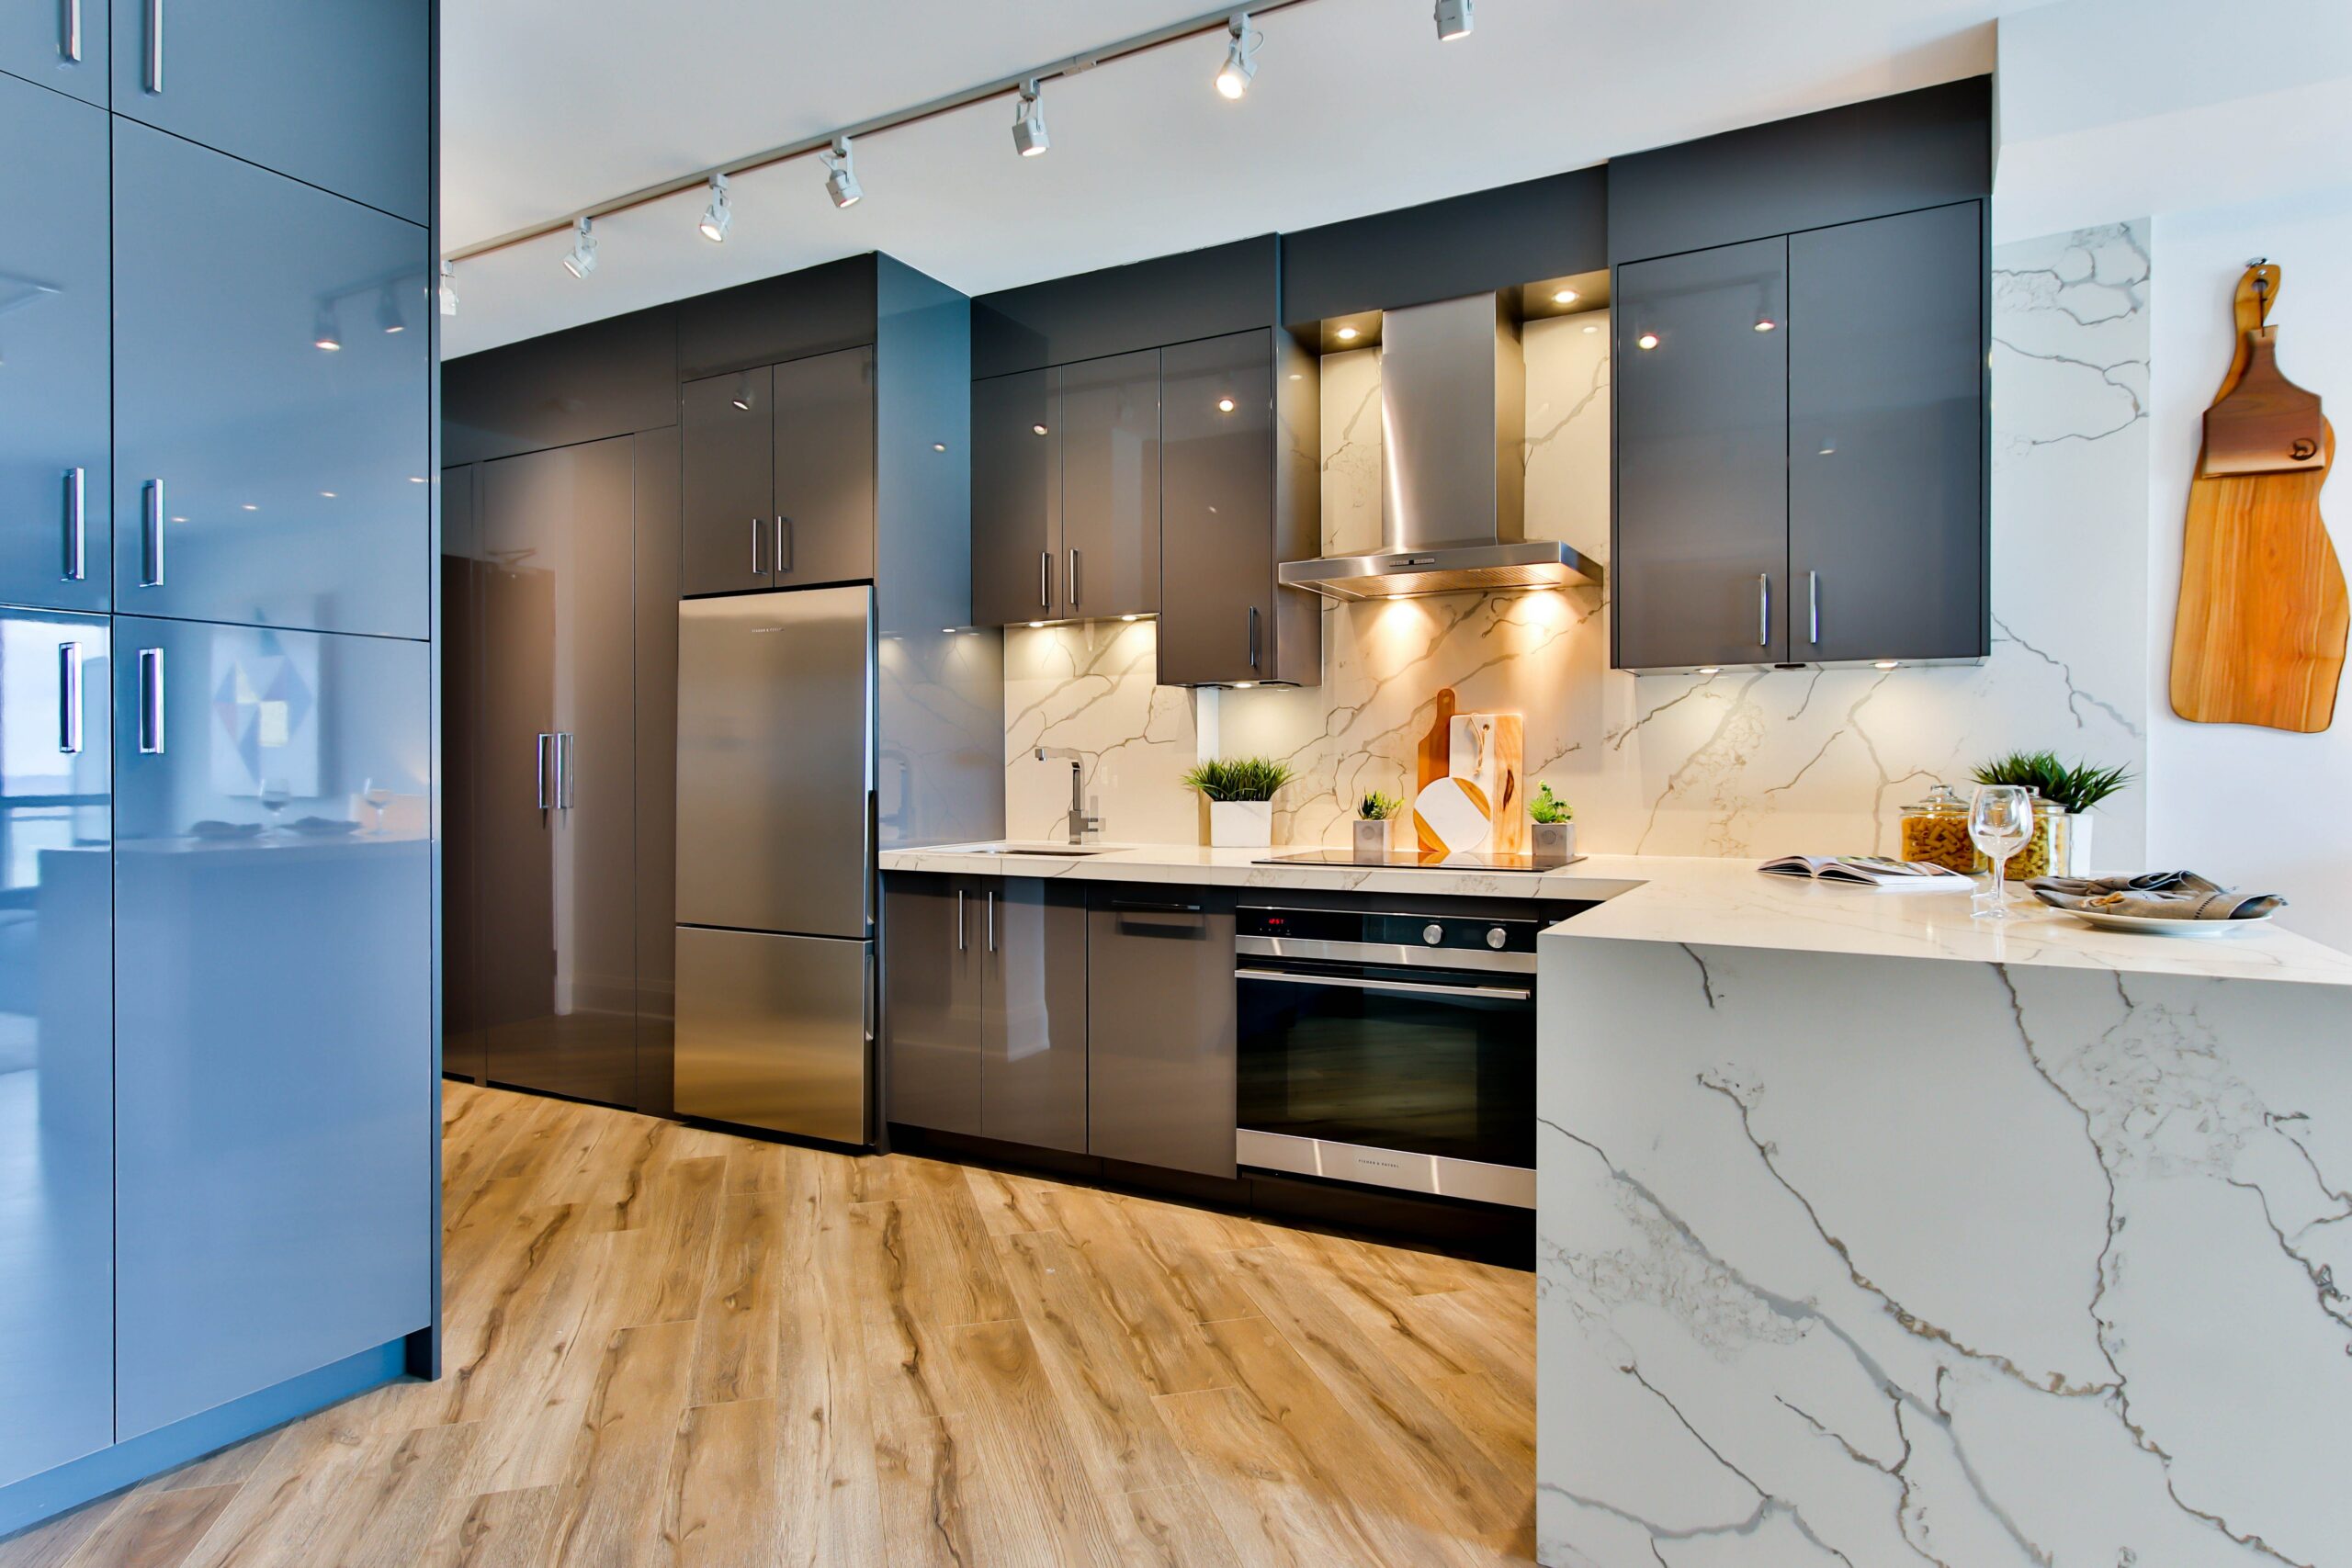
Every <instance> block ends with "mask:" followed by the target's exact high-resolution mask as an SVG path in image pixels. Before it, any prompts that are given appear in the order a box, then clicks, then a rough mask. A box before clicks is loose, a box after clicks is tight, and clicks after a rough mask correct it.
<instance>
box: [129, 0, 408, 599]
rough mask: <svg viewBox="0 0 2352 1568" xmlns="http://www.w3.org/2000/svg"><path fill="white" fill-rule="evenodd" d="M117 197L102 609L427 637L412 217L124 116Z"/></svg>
mask: <svg viewBox="0 0 2352 1568" xmlns="http://www.w3.org/2000/svg"><path fill="white" fill-rule="evenodd" d="M322 9H334V7H322ZM114 198H115V206H114V212H115V222H114V258H115V287H114V303H115V333H114V371H115V377H114V386H115V401H114V410H115V427H114V428H115V453H116V460H115V515H116V516H118V517H120V518H122V519H124V525H123V526H122V527H119V528H117V529H116V530H115V539H114V544H115V596H114V602H115V605H116V607H117V608H118V609H120V610H123V611H127V612H136V613H138V614H141V615H169V616H172V617H175V618H178V619H187V620H207V621H224V622H230V623H233V624H236V625H241V626H299V627H308V628H312V629H317V630H323V631H345V632H367V633H369V634H372V635H375V636H379V637H424V636H426V635H427V633H428V631H429V629H430V627H429V610H428V605H427V600H428V597H429V593H428V590H429V587H430V583H429V581H428V574H429V573H431V572H432V571H433V570H434V564H435V563H434V561H433V558H432V515H433V487H432V486H431V484H429V483H428V482H427V480H428V479H429V478H430V476H431V471H432V470H431V468H430V467H429V464H430V460H431V456H432V446H431V439H432V430H431V425H430V422H429V420H428V419H427V412H428V410H429V407H430V400H429V397H428V392H429V390H430V388H431V386H432V366H431V362H430V359H429V357H428V355H429V347H430V342H429V340H430V338H431V336H432V334H431V333H430V332H428V331H427V330H426V321H425V315H424V312H425V311H426V310H428V309H429V308H430V301H429V298H428V295H427V293H426V289H425V278H426V276H427V273H428V271H429V270H430V268H429V262H430V258H429V257H428V255H427V254H426V250H425V233H424V230H422V229H419V228H417V227H415V226H414V225H413V224H409V223H403V222H401V220H398V219H396V218H387V217H385V216H384V215H383V214H382V213H380V212H375V211H371V210H369V209H367V208H364V207H360V206H358V205H356V204H355V203H352V202H348V201H345V200H344V199H343V198H342V197H334V196H329V195H327V194H326V193H325V192H323V191H318V190H313V189H311V188H310V187H309V186H301V185H297V184H296V183H295V182H293V181H292V180H289V179H285V178H281V177H280V176H278V175H273V174H268V173H266V172H265V171H263V170H260V169H256V168H254V166H253V165H251V164H241V163H239V162H237V161H236V160H235V159H233V158H227V157H223V156H221V155H220V153H218V152H207V151H205V150H204V149H203V148H201V147H194V146H190V145H189V144H188V143H187V142H185V141H176V140H175V139H174V138H172V137H169V136H164V135H163V134H161V133H159V132H157V131H153V130H148V129H147V128H145V127H144V126H140V125H133V124H131V123H130V122H129V121H127V120H117V121H116V122H115V168H114ZM379 312H381V314H380V317H379ZM394 325H398V326H400V327H401V331H399V332H392V331H390V330H389V329H390V327H391V326H394Z"/></svg>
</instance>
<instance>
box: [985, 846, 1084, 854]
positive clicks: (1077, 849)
mask: <svg viewBox="0 0 2352 1568" xmlns="http://www.w3.org/2000/svg"><path fill="white" fill-rule="evenodd" d="M964 853H965V854H971V855H1099V854H1101V853H1102V851H1101V850H1098V849H1088V848H1086V847H1085V846H1083V845H1080V844H990V845H989V846H988V847H987V848H986V849H976V850H966V851H964Z"/></svg>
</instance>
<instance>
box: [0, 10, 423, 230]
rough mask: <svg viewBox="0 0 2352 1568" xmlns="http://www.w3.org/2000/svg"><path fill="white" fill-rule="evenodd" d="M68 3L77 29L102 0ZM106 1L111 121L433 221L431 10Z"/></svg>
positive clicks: (408, 216)
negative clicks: (77, 9) (138, 125)
mask: <svg viewBox="0 0 2352 1568" xmlns="http://www.w3.org/2000/svg"><path fill="white" fill-rule="evenodd" d="M80 3H81V5H82V6H84V8H85V10H84V18H85V26H86V25H87V20H88V16H89V13H90V12H91V11H93V10H96V9H97V8H99V7H102V6H106V5H107V4H108V3H109V0H80ZM41 4H43V0H30V3H29V4H23V5H22V6H21V8H24V9H31V8H33V6H40V5H41ZM111 4H112V6H113V11H114V16H113V21H114V40H113V41H114V107H115V112H116V113H118V114H124V115H129V116H130V117H131V118H134V119H140V120H144V121H146V122H147V123H148V124H149V125H154V126H160V127H162V128H163V129H164V130H169V131H173V132H175V133H176V134H178V135H181V136H185V137H187V138H188V139H189V140H190V141H200V142H202V143H204V145H206V146H208V147H217V148H219V149H220V151H222V152H230V153H233V154H235V155H236V156H237V157H240V158H243V159H244V160H246V161H247V162H249V163H254V164H260V165H261V166H262V167H263V168H266V169H276V170H277V171H278V172H279V173H281V174H287V175H293V176H294V177H295V178H296V179H298V180H301V181H303V182H305V183H306V184H309V185H314V186H322V187H323V188H324V189H327V190H331V191H335V192H337V193H339V194H341V195H344V196H347V197H351V198H352V199H353V200H355V201H364V202H366V203H368V205H369V206H371V207H379V208H381V209H384V210H385V211H387V212H393V213H398V214H399V215H400V216H401V217H402V218H405V219H407V220H410V221H411V222H413V223H423V222H424V221H426V220H427V219H428V218H429V217H430V216H431V209H432V173H433V171H432V163H431V147H432V142H431V131H432V124H433V109H432V89H433V79H432V47H433V33H432V17H433V11H432V8H431V7H430V6H424V5H420V4H417V0H335V3H334V4H332V5H321V4H319V3H318V0H237V3H236V4H234V5H206V4H197V3H193V0H111Z"/></svg>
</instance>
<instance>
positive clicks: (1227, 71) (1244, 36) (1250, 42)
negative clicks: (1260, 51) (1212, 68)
mask: <svg viewBox="0 0 2352 1568" xmlns="http://www.w3.org/2000/svg"><path fill="white" fill-rule="evenodd" d="M1226 28H1227V31H1229V32H1231V33H1232V35H1233V41H1232V42H1231V43H1229V44H1227V45H1226V48H1225V67H1224V69H1223V70H1221V71H1219V72H1218V73H1216V90H1217V91H1218V92H1219V93H1222V94H1223V95H1225V96H1227V97H1228V98H1238V97H1239V96H1241V95H1242V94H1244V93H1246V92H1248V91H1249V90H1250V77H1252V76H1255V75H1256V74H1257V73H1258V62H1257V59H1256V56H1255V51H1256V49H1257V47H1258V44H1259V43H1261V42H1263V41H1264V40H1265V35H1264V34H1263V33H1260V34H1258V35H1257V36H1256V38H1255V39H1253V38H1252V37H1251V35H1250V13H1249V12H1247V11H1236V12H1235V13H1233V20H1231V21H1230V22H1227V24H1226Z"/></svg>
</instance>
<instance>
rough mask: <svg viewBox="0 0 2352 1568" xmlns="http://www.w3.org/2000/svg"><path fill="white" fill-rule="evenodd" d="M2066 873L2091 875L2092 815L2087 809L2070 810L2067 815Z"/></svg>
mask: <svg viewBox="0 0 2352 1568" xmlns="http://www.w3.org/2000/svg"><path fill="white" fill-rule="evenodd" d="M2066 874H2067V875H2069V876H2089V875H2091V874H2092V872H2091V815H2090V813H2089V812H2087V811H2075V812H2069V813H2068V814H2067V817H2066Z"/></svg>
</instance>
